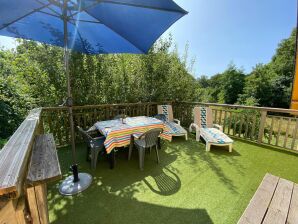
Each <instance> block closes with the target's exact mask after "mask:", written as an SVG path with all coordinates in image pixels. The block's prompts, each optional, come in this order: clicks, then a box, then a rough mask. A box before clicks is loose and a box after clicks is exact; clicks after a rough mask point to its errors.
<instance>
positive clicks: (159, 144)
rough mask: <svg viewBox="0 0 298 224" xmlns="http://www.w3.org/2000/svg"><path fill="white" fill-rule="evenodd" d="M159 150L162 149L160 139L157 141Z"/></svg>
mask: <svg viewBox="0 0 298 224" xmlns="http://www.w3.org/2000/svg"><path fill="white" fill-rule="evenodd" d="M157 148H158V149H161V140H160V137H158V140H157Z"/></svg>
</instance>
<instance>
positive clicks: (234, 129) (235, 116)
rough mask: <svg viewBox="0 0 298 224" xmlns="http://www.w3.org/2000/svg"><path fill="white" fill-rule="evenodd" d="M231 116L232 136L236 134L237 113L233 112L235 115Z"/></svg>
mask: <svg viewBox="0 0 298 224" xmlns="http://www.w3.org/2000/svg"><path fill="white" fill-rule="evenodd" d="M233 117H234V119H233V121H234V128H233V136H235V135H236V128H237V125H236V123H237V117H238V114H237V113H236V112H235V115H234V116H233Z"/></svg>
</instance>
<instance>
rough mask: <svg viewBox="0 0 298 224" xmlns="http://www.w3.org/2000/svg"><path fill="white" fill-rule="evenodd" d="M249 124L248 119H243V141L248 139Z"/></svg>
mask: <svg viewBox="0 0 298 224" xmlns="http://www.w3.org/2000/svg"><path fill="white" fill-rule="evenodd" d="M249 122H250V117H248V116H247V117H246V119H245V132H244V135H243V137H244V138H245V139H248V138H249V137H248V126H249Z"/></svg>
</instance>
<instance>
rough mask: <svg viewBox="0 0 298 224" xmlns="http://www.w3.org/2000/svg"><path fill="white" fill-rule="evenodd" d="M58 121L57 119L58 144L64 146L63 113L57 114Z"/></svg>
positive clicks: (58, 112)
mask: <svg viewBox="0 0 298 224" xmlns="http://www.w3.org/2000/svg"><path fill="white" fill-rule="evenodd" d="M56 113H57V115H56V119H55V126H56V130H57V137H58V142H59V145H63V141H62V137H61V128H62V126H61V123H62V122H61V111H57V112H56Z"/></svg>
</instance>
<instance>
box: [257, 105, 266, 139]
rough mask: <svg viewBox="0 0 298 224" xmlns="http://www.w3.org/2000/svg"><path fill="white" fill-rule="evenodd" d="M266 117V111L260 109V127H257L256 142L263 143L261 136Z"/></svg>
mask: <svg viewBox="0 0 298 224" xmlns="http://www.w3.org/2000/svg"><path fill="white" fill-rule="evenodd" d="M266 117H267V111H266V110H262V111H261V121H260V127H259V134H258V143H259V144H261V143H263V136H264V129H265V124H266Z"/></svg>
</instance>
